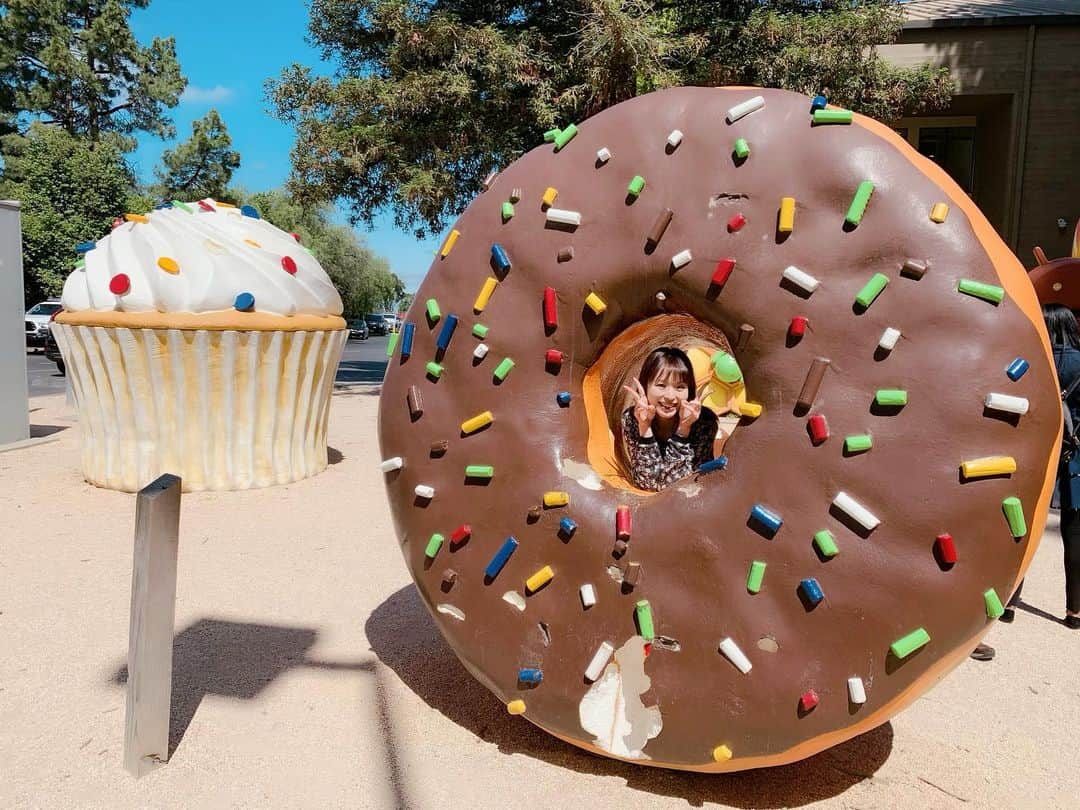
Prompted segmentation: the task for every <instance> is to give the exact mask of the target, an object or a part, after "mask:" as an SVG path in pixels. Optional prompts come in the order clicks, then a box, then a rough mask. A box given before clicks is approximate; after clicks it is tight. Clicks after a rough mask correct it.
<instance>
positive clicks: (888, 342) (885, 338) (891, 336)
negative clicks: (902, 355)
mask: <svg viewBox="0 0 1080 810" xmlns="http://www.w3.org/2000/svg"><path fill="white" fill-rule="evenodd" d="M899 339H900V330H899V329H893V328H892V327H891V326H889V327H887V328H886V329H885V331H884V332H882V333H881V340H879V341H878V344H877V345H878V346H880V347H881V348H883V349H884V350H885V351H887V352H891V351H892V350H893V349H895V348H896V341H898V340H899Z"/></svg>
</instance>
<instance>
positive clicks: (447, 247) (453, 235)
mask: <svg viewBox="0 0 1080 810" xmlns="http://www.w3.org/2000/svg"><path fill="white" fill-rule="evenodd" d="M459 236H461V232H460V231H459V230H457V228H455V229H454V230H452V231H450V235H449V236H447V237H446V241H445V242H443V246H442V249H441V250H440V251H439V256H441V257H442V258H444V259H445V258H446V257H447V256H449V255H450V251H451V250H453V249H454V245H455V244H456V243H457V240H458V237H459Z"/></svg>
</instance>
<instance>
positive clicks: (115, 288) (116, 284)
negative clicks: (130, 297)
mask: <svg viewBox="0 0 1080 810" xmlns="http://www.w3.org/2000/svg"><path fill="white" fill-rule="evenodd" d="M130 289H131V279H130V278H128V277H127V274H126V273H117V274H116V275H115V276H113V277H112V278H110V279H109V292H111V293H112V294H113V295H123V294H124V293H126V292H127V291H128V290H130Z"/></svg>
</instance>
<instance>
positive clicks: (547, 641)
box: [537, 622, 551, 647]
mask: <svg viewBox="0 0 1080 810" xmlns="http://www.w3.org/2000/svg"><path fill="white" fill-rule="evenodd" d="M537 627H539V628H540V635H542V636H543V637H544V646H545V647H550V646H551V631H550V630H549V629H548V626H547V623H546V622H540V623H539V624H538V625H537Z"/></svg>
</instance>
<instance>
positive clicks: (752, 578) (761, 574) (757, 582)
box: [746, 560, 765, 593]
mask: <svg viewBox="0 0 1080 810" xmlns="http://www.w3.org/2000/svg"><path fill="white" fill-rule="evenodd" d="M763 579H765V563H763V562H762V561H761V560H754V561H753V562H752V563H750V573H749V574H747V575H746V590H748V591H750V593H757V592H758V591H760V590H761V581H762V580H763Z"/></svg>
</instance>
